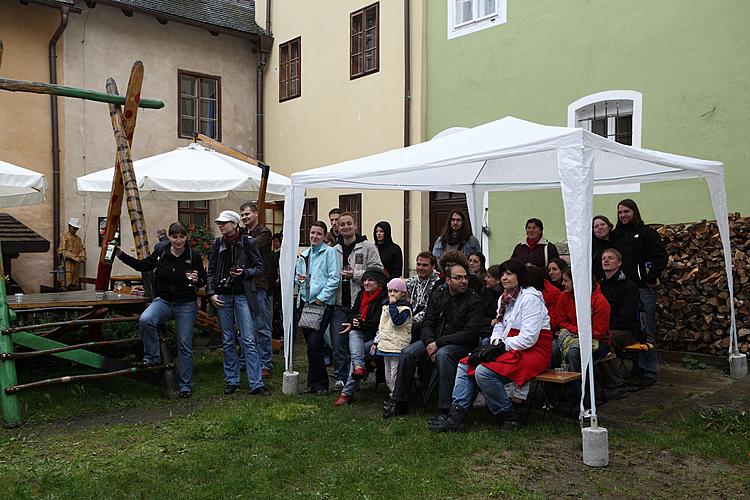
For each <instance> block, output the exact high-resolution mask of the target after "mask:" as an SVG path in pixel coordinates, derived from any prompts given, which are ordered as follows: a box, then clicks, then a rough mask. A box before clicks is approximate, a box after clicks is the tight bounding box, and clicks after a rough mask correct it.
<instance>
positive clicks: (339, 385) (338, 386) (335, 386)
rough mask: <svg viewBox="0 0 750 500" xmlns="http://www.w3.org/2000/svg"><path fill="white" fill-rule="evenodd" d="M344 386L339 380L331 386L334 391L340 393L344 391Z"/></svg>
mask: <svg viewBox="0 0 750 500" xmlns="http://www.w3.org/2000/svg"><path fill="white" fill-rule="evenodd" d="M345 385H346V384H344V383H343V382H342V381H341V380H337V381H336V383H335V384H333V389H334V390H336V391H342V390H344V386H345Z"/></svg>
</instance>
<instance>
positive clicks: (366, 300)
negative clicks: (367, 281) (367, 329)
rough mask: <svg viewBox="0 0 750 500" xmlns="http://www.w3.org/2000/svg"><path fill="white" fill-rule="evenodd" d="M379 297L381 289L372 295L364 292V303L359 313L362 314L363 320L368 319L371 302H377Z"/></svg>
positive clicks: (360, 306)
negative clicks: (376, 299)
mask: <svg viewBox="0 0 750 500" xmlns="http://www.w3.org/2000/svg"><path fill="white" fill-rule="evenodd" d="M378 295H380V289H377V290H375V291H374V292H372V293H370V292H368V291H363V292H362V303H361V304H360V305H359V312H360V314H362V319H363V320H366V319H367V309H368V308H369V307H370V302H372V301H373V300H375V298H376V297H377V296H378Z"/></svg>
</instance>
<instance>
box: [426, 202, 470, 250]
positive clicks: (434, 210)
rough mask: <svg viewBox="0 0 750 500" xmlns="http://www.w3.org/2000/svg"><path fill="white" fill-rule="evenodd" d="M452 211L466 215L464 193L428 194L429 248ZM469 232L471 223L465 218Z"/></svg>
mask: <svg viewBox="0 0 750 500" xmlns="http://www.w3.org/2000/svg"><path fill="white" fill-rule="evenodd" d="M453 210H462V211H463V212H464V213H465V214H468V213H469V212H468V210H467V209H466V195H465V194H464V193H447V192H442V191H432V192H430V248H429V250H432V245H434V244H435V240H436V239H437V237H438V236H440V233H441V231H442V230H443V227H445V221H446V220H447V219H448V214H450V213H451V211H453ZM465 224H467V227H468V228H469V230H471V222H470V221H469V219H468V218H467V219H466V221H465Z"/></svg>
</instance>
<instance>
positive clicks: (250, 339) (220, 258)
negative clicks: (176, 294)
mask: <svg viewBox="0 0 750 500" xmlns="http://www.w3.org/2000/svg"><path fill="white" fill-rule="evenodd" d="M215 222H216V224H217V225H218V226H219V230H220V231H221V237H219V238H216V240H214V244H213V246H212V247H211V254H210V255H209V257H208V273H207V275H208V284H207V285H206V295H207V296H208V300H209V301H210V302H211V304H213V306H214V307H215V308H216V312H217V314H218V315H219V324H220V325H221V343H222V347H223V350H224V379H225V381H226V387H225V388H224V394H232V393H234V392H235V391H236V390H237V389H239V388H240V362H239V358H238V356H237V350H236V349H235V345H234V338H235V334H234V323H235V322H236V323H237V325H238V326H239V328H240V337H241V340H240V342H241V343H242V351H243V353H244V355H245V371H246V372H247V379H248V382H249V383H250V393H251V394H253V395H261V396H267V395H270V394H271V393H270V392H269V390H268V389H267V388H266V386H265V385H264V384H263V378H262V375H261V367H260V357H259V356H258V349H257V346H256V344H255V335H254V330H255V325H254V316H256V317H257V313H258V304H257V297H256V290H257V289H256V287H255V283H254V282H253V279H254V278H257V277H259V276H262V275H263V261H262V260H261V257H260V253H259V252H258V247H257V246H256V245H255V241H254V240H253V239H252V238H251V237H250V236H247V235H241V234H240V233H239V231H238V228H239V225H240V216H239V214H238V213H237V212H233V211H231V210H224V211H223V212H221V214H219V217H217V218H216V220H215ZM251 310H252V314H251Z"/></svg>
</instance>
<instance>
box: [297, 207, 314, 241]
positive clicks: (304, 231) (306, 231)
mask: <svg viewBox="0 0 750 500" xmlns="http://www.w3.org/2000/svg"><path fill="white" fill-rule="evenodd" d="M317 220H318V199H317V198H307V199H305V207H304V208H303V209H302V223H301V224H300V226H299V244H300V246H303V247H309V246H310V228H311V227H312V225H313V223H314V222H316V221H317Z"/></svg>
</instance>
